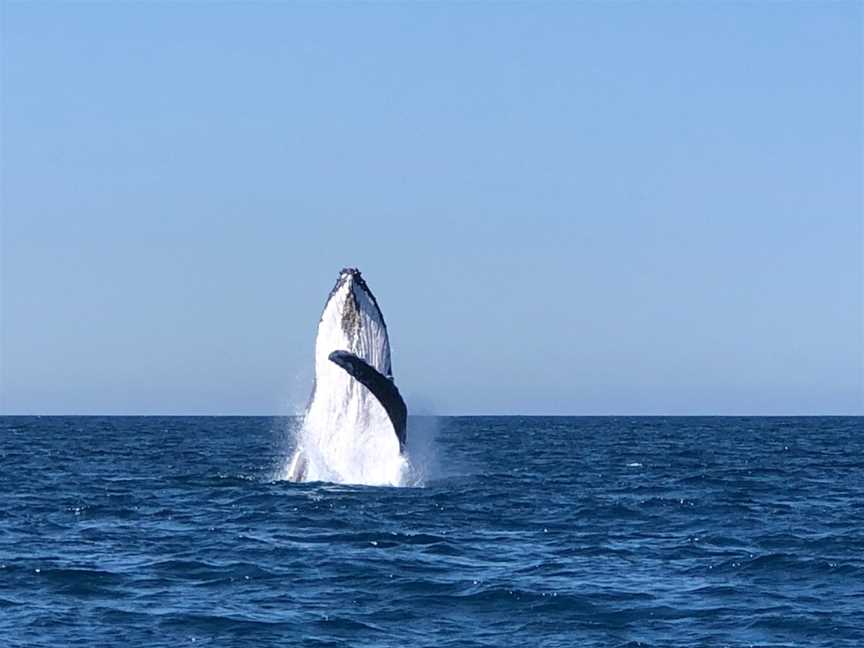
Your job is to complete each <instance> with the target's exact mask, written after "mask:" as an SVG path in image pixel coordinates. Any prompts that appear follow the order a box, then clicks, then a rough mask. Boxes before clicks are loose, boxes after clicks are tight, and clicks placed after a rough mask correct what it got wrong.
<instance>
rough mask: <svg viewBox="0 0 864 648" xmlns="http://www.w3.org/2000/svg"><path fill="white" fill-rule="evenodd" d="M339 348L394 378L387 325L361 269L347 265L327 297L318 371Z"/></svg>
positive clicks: (317, 350) (320, 326)
mask: <svg viewBox="0 0 864 648" xmlns="http://www.w3.org/2000/svg"><path fill="white" fill-rule="evenodd" d="M338 350H345V351H350V352H351V353H353V354H355V355H356V356H358V357H359V358H361V359H362V360H364V361H366V362H367V363H369V364H370V365H371V366H372V367H374V368H375V369H376V370H377V371H379V372H381V373H382V374H384V375H385V376H388V377H392V370H391V366H390V340H389V337H388V334H387V324H386V323H385V322H384V315H383V314H382V313H381V309H380V308H379V306H378V301H377V300H376V299H375V295H373V294H372V291H371V290H370V289H369V286H368V285H367V283H366V281H365V280H364V279H363V275H362V274H361V273H360V270H358V269H357V268H343V269H342V270H341V271H340V272H339V277H338V278H337V279H336V284H335V285H334V286H333V289H332V290H331V291H330V295H329V296H328V297H327V303H326V304H325V305H324V311H323V312H322V313H321V319H320V321H319V323H318V336H317V338H316V342H315V364H316V372H317V371H318V370H319V369H320V368H322V364H323V363H325V362H326V361H327V360H328V357H329V355H330V353H332V352H333V351H338Z"/></svg>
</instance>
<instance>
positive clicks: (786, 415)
mask: <svg viewBox="0 0 864 648" xmlns="http://www.w3.org/2000/svg"><path fill="white" fill-rule="evenodd" d="M11 416H32V417H40V418H46V417H56V418H60V417H64V418H73V417H75V418H88V417H89V418H96V417H99V418H300V417H302V416H304V414H224V413H223V414H200V413H199V414H176V413H174V414H152V413H151V414H141V413H135V414H116V413H115V414H94V413H73V414H68V413H67V414H58V413H50V414H45V413H42V414H40V413H32V412H31V413H20V412H16V413H6V412H0V418H3V417H11ZM415 417H416V418H792V417H795V418H804V417H811V418H814V417H839V418H851V417H864V412H862V413H857V414H856V413H840V414H837V413H832V414H818V413H817V414H814V413H780V414H778V413H772V414H717V413H713V414H705V413H701V414H656V413H655V414H512V413H511V414H449V413H448V414H429V413H423V414H409V418H415Z"/></svg>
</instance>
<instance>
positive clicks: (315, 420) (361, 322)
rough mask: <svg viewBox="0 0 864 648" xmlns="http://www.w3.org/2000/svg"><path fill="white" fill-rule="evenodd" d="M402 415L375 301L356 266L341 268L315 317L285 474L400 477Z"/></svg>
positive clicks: (365, 479) (298, 477) (373, 479)
mask: <svg viewBox="0 0 864 648" xmlns="http://www.w3.org/2000/svg"><path fill="white" fill-rule="evenodd" d="M407 416H408V409H407V407H406V405H405V401H404V400H403V399H402V396H401V395H400V393H399V389H398V388H397V387H396V384H395V382H394V381H393V371H392V367H391V364H390V340H389V336H388V333H387V325H386V323H385V322H384V316H383V314H382V313H381V309H380V307H379V306H378V301H377V300H376V299H375V296H374V295H373V294H372V291H371V290H370V289H369V286H368V284H367V283H366V281H365V280H364V279H363V276H362V275H361V274H360V271H359V270H358V269H356V268H344V269H343V270H342V271H341V272H340V273H339V278H338V279H337V280H336V285H335V286H334V287H333V290H331V291H330V294H329V296H328V297H327V302H326V303H325V305H324V310H323V312H322V314H321V319H320V320H319V322H318V332H317V335H316V338H315V383H314V387H313V389H312V396H311V398H310V400H309V404H308V406H307V408H306V414H305V416H304V419H303V424H302V427H301V430H300V432H299V434H298V444H297V449H296V450H295V452H294V455H293V457H292V459H291V461H290V463H289V465H288V468H287V471H286V475H285V476H286V478H287V479H289V480H292V481H305V480H327V481H348V482H359V483H394V482H396V481H398V480H399V476H398V474H399V473H400V471H401V470H402V469H403V468H404V466H405V464H406V461H405V459H404V452H405V442H406V423H407Z"/></svg>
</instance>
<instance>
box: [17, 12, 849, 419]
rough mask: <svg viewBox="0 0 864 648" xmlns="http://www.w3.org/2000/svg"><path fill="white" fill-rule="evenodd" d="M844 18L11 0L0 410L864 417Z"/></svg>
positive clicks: (807, 14) (838, 14) (845, 14)
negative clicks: (355, 329) (322, 341)
mask: <svg viewBox="0 0 864 648" xmlns="http://www.w3.org/2000/svg"><path fill="white" fill-rule="evenodd" d="M862 12H864V10H862V5H861V4H860V3H855V2H846V3H844V2H833V3H815V2H813V3H809V2H800V3H752V4H746V3H719V2H718V3H690V4H687V3H640V4H635V3H614V4H611V3H610V4H601V3H539V4H538V3H446V4H445V3H422V4H414V3H380V4H379V3H362V4H351V3H333V4H323V5H322V4H311V3H299V4H293V3H290V4H289V3H285V4H281V3H218V4H215V3H213V4H211V3H207V4H194V3H173V4H172V3H146V4H145V3H120V4H103V3H86V4H77V3H63V4H59V3H58V4H52V3H18V2H8V1H7V2H4V3H3V7H2V17H0V20H2V78H0V81H2V86H0V93H2V95H0V109H2V132H0V136H2V143H0V165H2V168H0V171H2V187H0V190H2V193H0V208H2V214H0V216H2V229H0V236H2V249H0V251H2V260H0V264H2V265H0V272H2V275H0V290H2V294H0V309H2V329H0V413H7V414H12V413H44V414H50V413H62V414H75V413H79V414H95V413H104V414H123V413H136V414H162V413H164V414H172V413H173V414H184V413H188V414H232V413H238V414H253V413H261V414H270V413H291V412H294V411H296V410H297V408H299V407H302V405H303V404H304V403H305V400H306V398H307V397H308V395H309V391H310V389H311V385H312V348H313V343H314V336H315V327H316V324H317V320H318V316H319V315H320V311H321V308H322V307H323V304H324V300H325V298H326V296H327V293H328V291H329V290H330V288H331V286H332V284H333V282H334V281H335V279H336V276H337V273H338V271H339V269H340V268H341V267H342V266H346V265H352V266H358V267H360V268H361V270H362V271H363V273H364V276H365V277H366V279H367V281H368V282H369V285H370V286H371V288H372V289H373V291H374V292H375V294H376V296H377V298H378V301H379V302H380V304H381V307H382V309H383V311H384V315H385V317H386V318H387V322H388V324H389V327H390V335H391V342H392V346H393V368H394V373H395V376H396V380H397V383H398V384H399V386H400V388H401V390H402V392H403V394H404V395H405V396H406V400H407V401H408V405H409V408H410V409H411V411H412V412H416V413H443V414H446V413H466V414H471V413H490V414H513V413H524V414H738V413H740V414H844V413H845V414H862V413H864V314H862V304H864V279H862V274H864V262H862V246H864V231H862V178H864V169H862V146H864V136H862V78H864V77H862V24H864V16H862Z"/></svg>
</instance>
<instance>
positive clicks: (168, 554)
mask: <svg viewBox="0 0 864 648" xmlns="http://www.w3.org/2000/svg"><path fill="white" fill-rule="evenodd" d="M295 424H296V421H295V420H293V419H286V418H275V419H274V418H256V417H238V418H232V417H214V418H209V417H190V418H184V417H168V418H160V417H129V418H125V417H105V418H100V417H92V418H91V417H4V418H2V419H0V646H16V647H17V646H50V647H51V648H57V647H58V646H179V645H195V646H256V647H260V646H294V645H298V646H460V647H462V646H526V647H527V646H581V647H584V646H825V647H828V646H830V647H837V646H856V647H857V646H862V645H864V425H862V419H861V418H842V417H836V418H835V417H830V418H818V417H813V418H714V417H706V418H654V417H645V418H624V417H598V418H590V417H578V418H545V417H491V418H485V417H464V418H463V417H454V418H441V419H413V420H412V421H411V422H410V424H409V435H411V434H412V429H413V430H414V437H413V440H410V439H409V445H410V444H411V443H412V442H413V444H414V452H415V453H416V455H417V456H416V460H417V462H418V463H421V464H422V468H423V470H424V471H425V477H424V480H423V482H422V484H420V485H418V486H414V487H404V488H382V487H367V486H348V485H336V484H327V483H310V484H293V483H287V482H282V481H276V480H274V476H275V475H276V474H278V470H279V468H280V467H281V466H282V464H283V462H284V460H285V457H286V455H287V453H288V452H289V451H290V445H291V428H292V426H293V425H295Z"/></svg>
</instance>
